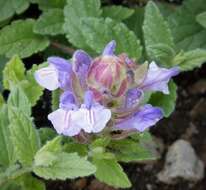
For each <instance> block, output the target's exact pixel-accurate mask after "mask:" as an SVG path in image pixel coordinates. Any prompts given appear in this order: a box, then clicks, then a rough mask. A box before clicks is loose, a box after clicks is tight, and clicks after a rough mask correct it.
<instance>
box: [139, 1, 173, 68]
mask: <svg viewBox="0 0 206 190" xmlns="http://www.w3.org/2000/svg"><path fill="white" fill-rule="evenodd" d="M143 31H144V40H145V45H146V51H147V54H148V56H149V58H150V59H151V60H156V61H159V62H160V63H161V64H162V65H164V66H167V67H169V66H170V63H169V61H170V60H171V59H172V58H173V56H174V55H175V51H174V50H173V48H174V43H173V39H172V34H171V31H170V29H169V27H168V24H167V22H166V21H165V20H164V18H163V16H162V15H161V13H160V11H159V9H158V7H157V6H156V5H155V4H154V3H153V2H152V1H150V2H149V3H148V4H147V6H146V10H145V20H144V25H143Z"/></svg>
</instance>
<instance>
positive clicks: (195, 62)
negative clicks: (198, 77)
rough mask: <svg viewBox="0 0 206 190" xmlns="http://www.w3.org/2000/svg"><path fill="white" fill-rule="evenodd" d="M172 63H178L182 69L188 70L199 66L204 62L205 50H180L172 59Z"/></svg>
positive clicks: (205, 57)
mask: <svg viewBox="0 0 206 190" xmlns="http://www.w3.org/2000/svg"><path fill="white" fill-rule="evenodd" d="M173 62H174V64H176V65H178V66H179V67H180V69H181V70H182V71H189V70H192V69H194V68H196V67H200V66H201V65H202V64H203V63H204V62H206V50H204V49H195V50H191V51H187V52H180V54H178V55H177V56H176V57H175V58H174V60H173Z"/></svg>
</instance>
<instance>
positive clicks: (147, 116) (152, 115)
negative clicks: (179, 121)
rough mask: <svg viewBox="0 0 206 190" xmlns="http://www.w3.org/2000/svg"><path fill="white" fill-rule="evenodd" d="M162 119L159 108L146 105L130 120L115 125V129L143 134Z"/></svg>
mask: <svg viewBox="0 0 206 190" xmlns="http://www.w3.org/2000/svg"><path fill="white" fill-rule="evenodd" d="M162 117H163V112H162V110H161V109H160V108H157V107H152V106H151V105H149V104H146V105H144V106H142V107H140V108H139V109H138V111H137V112H135V113H134V114H133V115H132V116H131V117H130V118H128V119H126V120H123V121H122V122H119V123H117V124H116V126H115V127H116V128H119V129H122V130H137V131H140V132H143V131H144V130H146V129H147V128H149V127H151V126H153V125H154V124H155V123H157V122H158V121H159V120H160V119H162Z"/></svg>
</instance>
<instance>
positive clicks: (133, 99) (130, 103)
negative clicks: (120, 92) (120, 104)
mask: <svg viewBox="0 0 206 190" xmlns="http://www.w3.org/2000/svg"><path fill="white" fill-rule="evenodd" d="M142 97H143V91H142V90H140V89H138V88H133V89H130V90H128V91H127V95H126V101H125V108H132V107H135V106H137V105H138V104H139V103H140V100H141V99H142Z"/></svg>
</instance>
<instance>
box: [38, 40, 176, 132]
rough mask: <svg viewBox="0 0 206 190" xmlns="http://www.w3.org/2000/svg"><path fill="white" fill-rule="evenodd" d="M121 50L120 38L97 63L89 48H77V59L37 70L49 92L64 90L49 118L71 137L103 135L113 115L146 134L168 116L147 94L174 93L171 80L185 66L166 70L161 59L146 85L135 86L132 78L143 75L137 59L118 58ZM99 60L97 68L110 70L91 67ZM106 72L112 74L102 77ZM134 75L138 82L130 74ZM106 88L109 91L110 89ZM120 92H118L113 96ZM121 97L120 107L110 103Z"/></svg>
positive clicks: (52, 60)
mask: <svg viewBox="0 0 206 190" xmlns="http://www.w3.org/2000/svg"><path fill="white" fill-rule="evenodd" d="M115 48H116V42H115V41H114V40H113V41H111V42H109V43H108V44H107V45H106V47H105V49H104V50H103V53H102V55H101V56H100V57H101V59H100V60H103V62H102V63H101V62H97V63H96V62H94V60H93V59H92V58H91V57H90V56H89V55H88V54H87V53H86V52H84V51H83V50H77V51H76V52H75V53H74V55H73V57H72V59H71V61H68V60H66V59H63V58H60V57H49V58H48V63H49V66H48V67H45V68H42V69H39V70H37V71H36V73H35V78H36V81H37V82H38V83H39V84H40V85H41V86H43V87H44V88H46V89H48V90H55V89H57V88H61V89H62V91H63V93H62V95H61V96H60V104H59V109H58V110H56V111H54V112H52V113H51V114H49V116H48V118H49V120H50V121H51V122H52V124H53V126H54V128H55V129H56V130H57V132H58V133H60V134H64V135H67V136H74V135H77V134H78V133H80V131H81V130H84V131H85V132H87V133H99V132H101V131H102V130H103V129H104V128H105V127H106V126H107V123H108V122H109V120H111V119H112V121H113V123H114V126H113V128H116V129H119V130H137V131H140V132H142V131H144V130H145V129H147V128H149V127H151V126H153V125H154V124H155V123H156V122H158V121H159V120H160V119H161V118H162V117H163V112H162V110H161V109H160V108H157V107H152V106H151V105H148V104H147V105H141V103H142V100H143V98H144V93H145V92H147V91H150V92H155V91H160V92H162V93H164V94H168V93H169V90H168V82H169V80H170V79H171V77H173V76H176V75H177V74H178V73H179V68H178V67H173V68H170V69H166V68H161V67H159V66H157V65H156V63H155V62H151V63H150V64H149V67H148V68H147V72H145V75H144V78H142V80H141V83H140V84H138V83H137V85H136V86H134V84H133V85H131V86H130V82H131V81H132V80H135V78H137V77H135V73H138V72H134V70H132V69H133V65H134V61H133V60H130V59H129V58H128V57H127V56H126V55H124V56H119V57H118V56H116V55H115V53H114V52H115ZM105 58H106V59H105ZM95 60H97V61H98V59H95ZM111 60H114V63H111V62H110V61H111ZM105 61H106V62H105ZM107 61H108V62H107ZM116 61H117V62H116ZM94 63H95V64H99V65H98V67H97V68H104V67H106V70H104V73H102V72H101V70H95V69H91V68H92V67H93V64H94ZM110 64H114V65H113V67H110V66H111V65H110ZM114 68H115V69H114ZM104 69H105V68H104ZM110 69H111V70H110ZM127 69H128V70H127ZM137 69H138V67H137ZM114 72H118V73H114ZM88 73H90V74H88ZM105 73H106V74H107V75H108V78H106V77H105V76H104V77H103V78H101V77H102V76H101V75H102V74H105ZM128 73H129V75H131V76H132V78H133V79H132V80H130V79H129V78H128ZM125 76H126V78H125ZM91 77H94V78H91ZM95 77H96V78H98V80H99V81H97V80H96V79H95ZM115 77H117V78H118V79H115ZM110 78H111V79H110ZM101 80H102V81H101ZM111 80H112V81H111ZM99 82H100V83H99ZM132 82H133V83H135V81H132ZM110 83H111V84H110ZM101 85H103V86H101ZM107 85H108V86H107ZM107 87H108V88H107ZM110 88H111V89H110ZM102 89H104V90H102ZM105 91H106V92H107V93H104V92H105ZM114 92H116V93H117V94H118V96H113V94H114ZM100 96H101V98H100V99H99V97H100ZM115 101H117V102H120V105H119V104H118V106H117V107H115V106H114V107H112V108H110V107H107V106H108V105H109V104H108V102H115ZM112 112H113V113H112Z"/></svg>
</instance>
